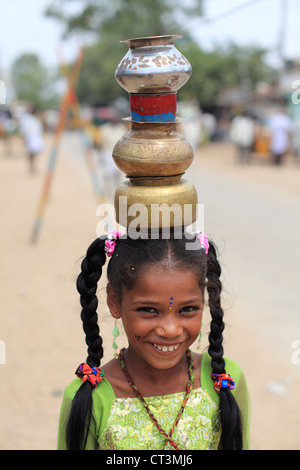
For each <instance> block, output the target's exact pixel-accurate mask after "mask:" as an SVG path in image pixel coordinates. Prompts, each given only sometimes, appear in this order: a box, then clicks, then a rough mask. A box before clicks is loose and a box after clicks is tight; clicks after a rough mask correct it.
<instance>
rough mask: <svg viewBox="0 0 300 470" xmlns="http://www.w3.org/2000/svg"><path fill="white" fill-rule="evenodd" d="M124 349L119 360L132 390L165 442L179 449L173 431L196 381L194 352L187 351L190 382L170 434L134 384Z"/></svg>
mask: <svg viewBox="0 0 300 470" xmlns="http://www.w3.org/2000/svg"><path fill="white" fill-rule="evenodd" d="M124 351H125V348H123V349H121V351H120V353H119V361H120V365H121V368H122V370H123V372H124V374H125V377H126V378H127V380H128V383H129V385H130V386H131V388H132V390H133V391H134V393H135V395H136V396H137V398H139V400H140V401H141V402H142V404H143V405H144V407H145V409H146V411H147V413H148V415H149V417H150V418H151V420H152V421H153V423H154V424H155V426H156V427H157V429H158V430H159V432H160V433H161V434H162V435H163V436H164V437H165V438H166V440H165V442H169V443H170V444H171V446H172V447H174V449H175V450H179V447H178V445H177V444H176V442H174V441H173V439H171V437H172V434H173V432H174V431H175V428H176V426H177V424H178V422H179V420H180V418H181V416H182V414H183V411H184V408H185V406H186V404H187V401H188V399H189V395H190V392H191V390H192V388H193V382H194V361H193V356H192V353H191V351H190V350H189V349H188V350H187V351H186V355H187V357H188V362H189V367H188V372H189V380H188V383H187V385H186V389H185V395H184V398H183V401H182V404H181V407H180V410H179V412H178V414H177V416H176V419H175V421H174V424H173V426H172V428H171V430H170V432H169V434H168V433H167V432H166V431H165V430H164V429H163V428H162V427H161V425H160V424H159V422H158V421H157V419H156V418H155V416H154V415H153V413H151V411H150V409H149V406H148V404H147V402H146V400H145V399H144V397H143V395H142V394H141V393H140V391H139V390H138V388H137V386H136V385H135V384H134V382H133V380H132V378H131V377H130V375H129V373H128V370H127V367H126V364H125V360H124Z"/></svg>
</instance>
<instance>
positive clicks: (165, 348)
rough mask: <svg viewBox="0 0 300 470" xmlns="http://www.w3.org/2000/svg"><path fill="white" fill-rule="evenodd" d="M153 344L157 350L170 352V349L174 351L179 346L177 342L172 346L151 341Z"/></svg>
mask: <svg viewBox="0 0 300 470" xmlns="http://www.w3.org/2000/svg"><path fill="white" fill-rule="evenodd" d="M153 346H155V347H156V349H158V350H159V351H163V352H171V351H175V350H176V349H177V348H178V347H179V344H176V345H174V346H160V345H159V344H155V343H153Z"/></svg>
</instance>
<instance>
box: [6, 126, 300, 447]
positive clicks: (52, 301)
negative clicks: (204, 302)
mask: <svg viewBox="0 0 300 470" xmlns="http://www.w3.org/2000/svg"><path fill="white" fill-rule="evenodd" d="M76 139H77V137H76V136H75V135H73V134H72V133H71V134H67V135H66V136H65V137H64V141H63V145H62V146H61V149H60V154H59V158H58V161H57V165H56V168H55V175H54V180H53V184H52V188H51V193H50V198H49V201H48V204H47V207H46V212H45V216H44V220H43V225H42V227H41V231H40V236H39V239H38V242H37V243H36V244H34V245H32V244H30V243H29V239H30V235H31V233H32V228H33V222H34V219H35V216H36V210H37V204H38V200H39V197H40V194H41V190H42V186H43V182H44V176H45V169H46V166H47V163H48V154H49V146H50V144H51V139H50V140H49V142H48V147H47V149H46V151H45V153H44V154H43V155H41V157H40V161H39V165H38V167H39V171H38V173H37V174H36V175H35V176H32V175H30V174H29V173H28V168H27V162H26V160H25V157H24V155H23V150H22V147H21V145H20V142H14V146H13V152H12V154H11V155H10V156H9V155H3V154H1V149H2V150H3V148H1V147H0V179H1V184H0V193H1V198H0V201H1V202H0V204H1V231H0V246H1V270H0V276H1V282H0V286H1V287H0V289H1V307H2V308H1V321H0V340H1V344H2V346H3V345H4V346H5V353H6V354H5V356H6V357H5V363H3V362H4V361H3V360H2V363H1V357H0V381H1V387H0V416H1V425H0V448H1V449H54V448H55V446H56V432H57V422H58V413H59V408H60V404H61V398H62V391H63V389H64V387H65V386H66V384H67V383H68V382H69V381H70V380H71V379H72V377H73V374H74V370H75V368H76V367H77V365H78V364H79V363H80V362H82V361H83V360H84V359H85V357H86V349H85V344H84V338H83V334H82V331H81V324H80V319H79V312H80V309H79V301H78V295H77V292H76V289H75V279H76V276H77V274H78V272H79V268H80V261H81V257H82V256H83V255H84V253H85V250H86V248H87V246H88V245H89V243H90V242H91V241H92V240H93V239H94V238H95V236H96V225H97V222H98V220H97V217H96V207H97V202H96V200H95V197H94V193H93V188H92V185H91V182H90V180H89V177H88V173H87V171H86V169H85V167H84V162H83V160H80V159H81V151H82V149H81V147H80V141H79V140H76ZM187 177H188V178H190V179H191V180H192V181H193V182H194V184H195V185H196V187H197V190H198V195H199V202H201V203H203V204H204V210H205V231H206V232H207V234H208V235H209V236H211V237H212V238H213V239H214V240H215V241H216V243H217V244H218V247H219V251H220V260H221V263H222V266H223V282H224V306H225V310H226V320H227V329H226V332H225V354H226V355H227V356H229V357H232V358H233V359H235V360H236V361H237V362H239V364H240V365H241V367H242V368H243V369H244V371H245V374H246V377H247V380H248V384H249V388H250V392H251V397H252V409H253V418H252V448H253V449H299V448H300V418H299V416H300V413H299V404H298V396H299V392H298V391H299V386H300V364H298V363H297V361H295V357H296V356H295V355H294V356H293V353H295V350H293V347H292V346H293V343H294V341H296V340H300V321H299V314H300V295H299V292H300V285H299V270H298V266H299V264H300V185H299V180H300V165H298V164H296V163H295V162H294V161H293V160H292V159H288V161H287V162H286V163H285V164H284V166H283V167H282V168H275V167H272V166H271V165H269V164H266V163H263V162H261V161H260V160H259V161H254V162H252V164H251V165H250V166H247V167H244V166H243V167H242V166H240V165H237V164H236V162H235V157H234V151H233V149H232V148H231V146H228V145H223V144H216V145H209V146H207V147H203V148H202V149H201V150H200V152H199V154H198V155H197V158H196V160H195V162H194V163H193V166H192V168H191V169H190V170H189V172H188V174H187ZM102 289H103V287H101V288H100V297H101V299H100V304H99V310H100V312H99V314H101V329H102V334H103V337H104V345H105V347H106V358H108V357H109V356H110V355H111V348H110V345H111V330H112V327H113V323H112V322H111V320H110V318H109V315H108V312H107V308H106V307H105V304H104V301H103V300H102ZM207 322H208V317H207V319H206V323H207ZM204 346H205V342H204ZM297 357H298V358H299V357H300V354H298V356H297ZM297 357H296V358H297ZM2 359H3V355H2Z"/></svg>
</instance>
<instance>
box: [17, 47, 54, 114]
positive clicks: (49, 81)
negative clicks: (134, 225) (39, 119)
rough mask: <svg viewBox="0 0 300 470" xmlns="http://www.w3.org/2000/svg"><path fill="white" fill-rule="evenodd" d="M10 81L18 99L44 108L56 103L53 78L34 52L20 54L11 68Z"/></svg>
mask: <svg viewBox="0 0 300 470" xmlns="http://www.w3.org/2000/svg"><path fill="white" fill-rule="evenodd" d="M11 76H12V83H13V87H14V89H15V93H16V95H17V98H18V99H19V100H23V101H28V102H30V103H33V104H34V105H35V107H36V108H37V110H41V111H42V110H44V109H46V108H47V107H49V106H51V105H52V104H56V103H57V96H56V92H55V90H54V89H53V86H54V80H53V78H54V77H53V76H52V75H50V72H49V71H48V69H47V68H46V67H45V66H44V65H43V64H42V62H41V61H40V59H39V57H38V56H37V55H35V54H31V53H28V54H22V55H21V56H19V57H18V58H17V59H16V60H15V61H14V63H13V65H12V68H11Z"/></svg>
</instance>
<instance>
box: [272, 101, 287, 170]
mask: <svg viewBox="0 0 300 470" xmlns="http://www.w3.org/2000/svg"><path fill="white" fill-rule="evenodd" d="M292 127H293V126H292V120H291V118H290V117H289V116H288V115H287V114H286V112H285V110H284V108H283V107H282V108H281V109H280V110H279V112H278V113H276V114H274V115H273V116H272V117H271V119H270V133H271V142H270V151H271V156H272V161H273V163H274V164H275V165H281V163H282V159H283V157H284V155H285V154H286V153H287V152H288V150H289V147H290V136H291V132H292Z"/></svg>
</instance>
